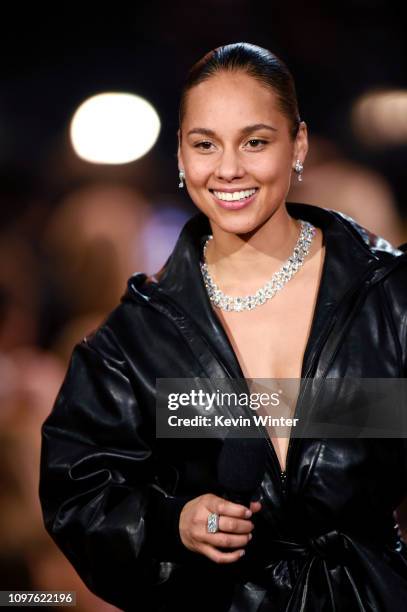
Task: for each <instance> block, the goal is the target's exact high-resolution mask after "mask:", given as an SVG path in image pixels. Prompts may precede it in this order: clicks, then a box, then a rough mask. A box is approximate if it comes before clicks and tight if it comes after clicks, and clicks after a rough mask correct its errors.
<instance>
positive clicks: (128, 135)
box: [70, 92, 161, 164]
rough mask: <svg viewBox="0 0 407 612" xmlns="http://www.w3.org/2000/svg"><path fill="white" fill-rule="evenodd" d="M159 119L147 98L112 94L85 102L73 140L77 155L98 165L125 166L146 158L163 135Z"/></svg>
mask: <svg viewBox="0 0 407 612" xmlns="http://www.w3.org/2000/svg"><path fill="white" fill-rule="evenodd" d="M160 127H161V123H160V119H159V116H158V114H157V112H156V111H155V109H154V108H153V106H152V105H151V104H150V103H149V102H147V100H145V99H144V98H141V97H140V96H136V95H134V94H128V93H118V92H109V93H102V94H98V95H96V96H92V97H91V98H89V99H88V100H85V102H83V103H82V104H81V105H80V106H79V108H78V109H77V111H76V112H75V114H74V116H73V118H72V122H71V127H70V138H71V142H72V146H73V148H74V151H75V152H76V154H77V155H78V156H79V157H81V158H82V159H84V160H86V161H89V162H93V163H99V164H126V163H128V162H131V161H134V160H136V159H139V158H140V157H142V156H143V155H145V154H146V153H147V152H148V151H149V150H150V149H151V148H152V147H153V145H154V144H155V142H156V140H157V138H158V134H159V132H160Z"/></svg>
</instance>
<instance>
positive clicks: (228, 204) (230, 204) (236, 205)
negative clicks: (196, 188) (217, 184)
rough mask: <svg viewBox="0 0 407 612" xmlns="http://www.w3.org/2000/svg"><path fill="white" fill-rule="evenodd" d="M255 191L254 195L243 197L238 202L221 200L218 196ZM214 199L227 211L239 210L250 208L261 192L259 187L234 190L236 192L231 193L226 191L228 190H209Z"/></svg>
mask: <svg viewBox="0 0 407 612" xmlns="http://www.w3.org/2000/svg"><path fill="white" fill-rule="evenodd" d="M253 189H255V191H254V193H253V194H252V195H249V196H248V197H243V198H240V199H238V200H230V199H228V200H224V199H221V198H219V197H217V196H216V193H215V192H217V193H219V192H220V193H240V192H245V191H251V190H253ZM209 191H210V193H211V195H212V197H213V199H214V200H215V202H216V203H217V204H218V205H219V206H221V207H222V208H224V209H226V210H239V209H241V208H244V207H246V206H248V205H249V204H251V202H253V200H254V199H255V198H256V196H257V193H258V191H259V188H258V187H252V188H248V189H234V190H230V191H226V190H219V191H218V190H215V189H209Z"/></svg>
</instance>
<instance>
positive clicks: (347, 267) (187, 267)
mask: <svg viewBox="0 0 407 612" xmlns="http://www.w3.org/2000/svg"><path fill="white" fill-rule="evenodd" d="M287 210H288V213H289V214H290V215H291V216H292V217H294V218H297V219H298V218H300V219H304V220H306V221H310V222H311V223H313V224H314V225H315V226H316V227H319V228H321V230H322V232H323V236H324V244H325V247H326V249H325V260H324V265H323V270H322V276H321V282H320V287H319V292H318V296H317V302H316V306H315V310H314V318H313V323H312V327H311V332H310V337H309V341H308V344H307V351H306V355H305V356H304V366H305V361H306V359H307V353H308V352H309V349H310V348H311V347H312V345H313V343H314V342H313V341H314V340H317V338H318V337H319V336H320V335H321V333H322V331H323V329H324V326H325V325H326V324H327V322H328V319H329V316H330V314H331V313H332V312H333V311H334V310H335V307H336V306H337V305H339V304H340V302H341V299H342V298H343V297H344V296H345V295H346V294H347V292H349V290H350V289H351V288H352V287H355V284H356V285H357V284H358V283H360V282H361V280H362V279H363V278H365V277H366V275H367V274H368V273H369V271H370V270H371V269H377V268H381V267H383V266H384V267H386V266H387V265H389V263H390V262H393V261H394V258H395V257H397V256H399V255H402V254H403V253H402V251H399V250H398V249H395V248H393V247H392V246H391V245H390V244H389V243H388V242H387V241H385V240H384V239H382V238H380V237H378V236H375V235H374V234H371V233H369V232H368V231H367V230H366V229H364V228H362V227H361V226H359V225H358V224H357V223H356V222H355V221H354V220H353V219H351V218H350V217H347V216H346V215H343V214H341V213H338V212H334V211H331V210H327V209H323V208H320V207H317V206H312V205H310V204H297V203H296V204H292V203H287ZM210 233H211V227H210V224H209V220H208V218H207V217H206V215H204V214H203V213H202V212H198V213H196V214H195V215H194V216H193V217H192V218H190V219H189V220H188V221H187V222H186V223H185V225H184V227H183V228H182V230H181V233H180V235H179V237H178V240H177V242H176V244H175V247H174V249H173V251H172V253H171V255H170V257H169V258H168V259H167V261H166V263H165V265H164V266H163V268H162V270H160V272H159V273H158V274H157V276H158V279H156V280H157V282H153V283H152V284H150V283H148V282H145V281H146V280H147V276H146V275H145V274H144V273H138V274H136V275H135V276H133V277H132V278H131V279H130V280H129V283H130V282H131V284H132V289H133V291H134V290H136V291H137V293H138V294H139V297H142V298H143V299H144V300H149V299H150V298H151V296H153V299H154V300H160V296H161V297H162V298H164V300H165V297H167V298H169V299H170V300H171V301H172V302H173V303H175V304H176V305H177V306H179V307H180V308H181V309H182V311H183V312H184V313H186V314H187V315H188V317H189V318H191V319H192V320H193V321H194V323H195V324H196V325H197V326H198V327H199V329H200V330H201V332H202V333H203V334H204V336H205V337H206V338H208V339H209V341H210V343H212V344H214V345H215V346H216V348H217V350H218V351H219V352H220V354H221V355H222V357H223V358H224V359H226V363H228V362H229V363H231V362H232V363H233V365H234V369H235V373H236V374H237V375H238V376H242V373H241V370H240V367H239V365H238V364H237V363H236V358H235V355H234V354H233V350H232V347H231V344H230V342H229V339H228V338H227V336H226V333H225V331H224V329H223V327H222V325H221V323H220V321H219V319H218V317H217V315H216V314H215V312H214V310H213V308H212V306H211V303H210V300H209V297H208V295H207V291H206V288H205V285H204V282H203V279H202V275H201V270H200V265H199V264H200V261H201V256H202V249H203V244H204V242H205V240H206V238H207V236H208V235H209V234H210ZM305 370H306V368H304V367H303V371H305Z"/></svg>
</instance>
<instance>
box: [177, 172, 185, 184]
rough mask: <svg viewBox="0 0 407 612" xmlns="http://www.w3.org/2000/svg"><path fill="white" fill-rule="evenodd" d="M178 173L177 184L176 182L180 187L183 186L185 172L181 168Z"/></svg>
mask: <svg viewBox="0 0 407 612" xmlns="http://www.w3.org/2000/svg"><path fill="white" fill-rule="evenodd" d="M178 174H179V184H178V187H179V188H182V187H183V186H184V178H185V172H184V171H183V170H180V171H179V173H178Z"/></svg>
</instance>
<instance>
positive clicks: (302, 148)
mask: <svg viewBox="0 0 407 612" xmlns="http://www.w3.org/2000/svg"><path fill="white" fill-rule="evenodd" d="M307 153H308V130H307V124H306V123H305V121H301V122H300V126H299V128H298V133H297V136H296V137H295V142H294V150H293V160H292V164H293V166H294V164H295V162H296V161H297V159H299V160H300V161H301V162H302V163H304V161H305V158H306V157H307Z"/></svg>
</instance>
